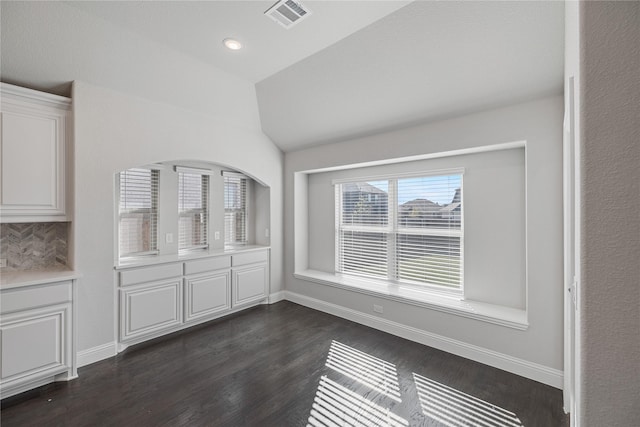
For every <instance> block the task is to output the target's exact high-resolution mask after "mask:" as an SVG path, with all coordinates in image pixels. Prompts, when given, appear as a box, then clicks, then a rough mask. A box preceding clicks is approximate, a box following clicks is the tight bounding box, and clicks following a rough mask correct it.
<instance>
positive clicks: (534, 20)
mask: <svg viewBox="0 0 640 427" xmlns="http://www.w3.org/2000/svg"><path fill="white" fill-rule="evenodd" d="M273 2H275V0H267V1H204V2H196V1H193V2H192V1H171V2H148V1H142V2H140V1H135V2H134V1H131V2H107V1H104V2H103V1H97V2H65V3H66V6H67V7H72V8H75V9H76V10H78V11H81V12H82V13H81V14H78V18H77V19H81V17H82V16H87V15H91V16H94V17H99V18H100V19H103V20H106V21H108V22H111V23H112V24H114V25H116V26H118V27H120V28H123V29H126V30H127V31H128V32H134V33H137V34H139V35H140V36H141V37H144V38H146V39H149V40H152V41H153V42H155V43H160V44H162V45H164V46H167V47H169V48H171V49H173V50H175V51H177V52H180V53H181V54H183V55H188V56H189V57H192V58H194V59H196V60H197V61H201V62H203V63H207V64H209V65H211V66H214V67H216V68H218V69H220V70H223V71H225V72H227V73H230V74H232V75H235V76H237V77H238V78H240V79H243V80H245V81H248V82H250V83H251V84H255V87H256V95H257V101H258V106H259V113H260V123H261V126H262V129H263V131H264V132H265V133H266V134H267V135H268V136H269V137H270V138H271V139H272V140H273V141H274V143H276V144H277V145H278V146H279V147H280V148H281V149H283V150H284V151H289V150H295V149H299V148H303V147H306V146H309V145H314V144H320V143H325V142H334V141H338V140H341V139H346V138H350V137H355V136H361V135H364V134H370V133H374V132H379V131H382V130H387V129H390V128H397V127H400V126H405V125H407V124H412V123H417V122H423V121H429V120H436V119H439V118H443V117H450V116H454V115H459V114H464V113H467V112H472V111H477V110H481V109H485V108H490V107H494V106H500V105H505V104H509V103H514V102H520V101H525V100H528V99H533V98H536V97H542V96H547V95H552V94H560V93H561V91H562V73H563V38H564V27H563V20H564V14H563V11H564V5H563V3H562V2H554V1H549V2H546V1H534V2H492V1H471V2H469V1H464V2H458V1H414V2H409V1H303V3H304V4H305V5H306V6H307V7H308V8H309V9H311V11H312V15H311V16H309V17H308V18H306V19H305V20H304V21H303V22H301V23H300V24H298V25H296V26H294V27H292V28H290V29H284V28H281V27H280V26H278V25H277V24H276V23H275V22H273V21H272V20H270V19H269V18H267V17H266V16H264V15H263V12H264V11H265V10H266V9H267V8H269V6H270V5H271V4H272V3H273ZM79 24H80V23H79ZM83 31H84V32H85V33H84V36H85V37H87V38H88V39H90V38H91V34H89V32H90V31H91V29H90V28H83ZM52 37H55V32H53V33H52ZM114 37H115V38H117V35H114ZM225 37H235V38H237V39H239V40H240V41H242V42H243V44H244V45H245V48H244V49H242V50H240V51H237V52H230V51H227V50H225V49H224V48H223V47H222V44H221V41H222V39H223V38H225ZM121 39H122V40H119V39H118V42H119V43H123V44H126V43H127V42H128V41H127V40H126V39H124V38H123V37H121ZM111 54H113V52H111ZM83 61H90V59H89V58H82V57H74V58H73V63H69V64H57V65H56V66H59V67H74V70H82V68H83V67H87V66H88V65H90V64H85V63H83ZM25 64H27V62H25ZM28 64H30V66H31V67H33V66H34V64H38V62H37V60H33V61H30V62H28ZM42 66H48V64H42ZM2 71H3V76H2V78H3V80H5V81H6V80H8V81H11V82H18V83H20V82H21V81H22V80H25V76H29V78H28V79H26V80H29V81H24V83H25V84H26V85H30V86H32V87H38V88H45V89H49V90H51V91H53V92H60V90H61V89H60V87H57V86H56V85H54V83H53V82H52V81H47V80H46V79H41V81H38V77H37V76H38V75H39V74H37V73H33V72H32V71H33V70H27V69H24V70H21V69H20V67H11V66H5V64H3V67H2ZM29 71H30V72H29ZM79 74H80V75H81V73H79ZM21 79H22V80H21Z"/></svg>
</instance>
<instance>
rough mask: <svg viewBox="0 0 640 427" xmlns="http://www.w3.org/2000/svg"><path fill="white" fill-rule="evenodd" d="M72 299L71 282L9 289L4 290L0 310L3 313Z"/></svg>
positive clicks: (0, 299)
mask: <svg viewBox="0 0 640 427" xmlns="http://www.w3.org/2000/svg"><path fill="white" fill-rule="evenodd" d="M71 299H72V290H71V282H70V281H66V282H60V283H55V284H50V285H43V286H29V287H26V288H19V289H8V290H6V291H3V292H2V298H0V312H1V313H2V314H5V313H10V312H14V311H20V310H28V309H30V308H35V307H42V306H45V305H53V304H59V303H65V302H69V301H71Z"/></svg>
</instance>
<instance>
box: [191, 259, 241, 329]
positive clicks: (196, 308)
mask: <svg viewBox="0 0 640 427" xmlns="http://www.w3.org/2000/svg"><path fill="white" fill-rule="evenodd" d="M230 279H231V273H230V272H229V271H224V272H219V273H215V274H211V275H207V276H203V277H197V278H185V286H184V297H185V322H188V321H190V320H193V319H198V318H201V317H205V316H208V315H211V314H215V313H219V312H222V311H226V310H228V309H230V308H231V280H230Z"/></svg>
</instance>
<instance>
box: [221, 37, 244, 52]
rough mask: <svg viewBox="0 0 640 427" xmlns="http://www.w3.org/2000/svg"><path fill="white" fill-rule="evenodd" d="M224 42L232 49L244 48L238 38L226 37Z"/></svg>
mask: <svg viewBox="0 0 640 427" xmlns="http://www.w3.org/2000/svg"><path fill="white" fill-rule="evenodd" d="M222 43H224V45H225V46H226V47H227V48H229V49H231V50H240V49H242V43H240V42H239V41H238V40H236V39H230V38H226V39H224V40H222Z"/></svg>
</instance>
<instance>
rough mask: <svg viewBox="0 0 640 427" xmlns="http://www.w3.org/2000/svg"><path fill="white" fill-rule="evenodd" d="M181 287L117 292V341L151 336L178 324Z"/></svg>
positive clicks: (159, 285) (175, 284)
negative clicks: (118, 299) (118, 328)
mask: <svg viewBox="0 0 640 427" xmlns="http://www.w3.org/2000/svg"><path fill="white" fill-rule="evenodd" d="M181 285H182V283H181V281H180V280H179V279H176V280H174V281H170V282H164V283H155V284H147V285H140V286H135V287H130V288H123V289H120V335H121V336H120V339H121V340H122V341H124V340H127V339H130V338H134V337H137V336H141V335H147V334H152V333H154V332H158V331H162V330H165V329H168V328H171V327H173V326H176V325H180V324H181V323H182V286H181Z"/></svg>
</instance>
